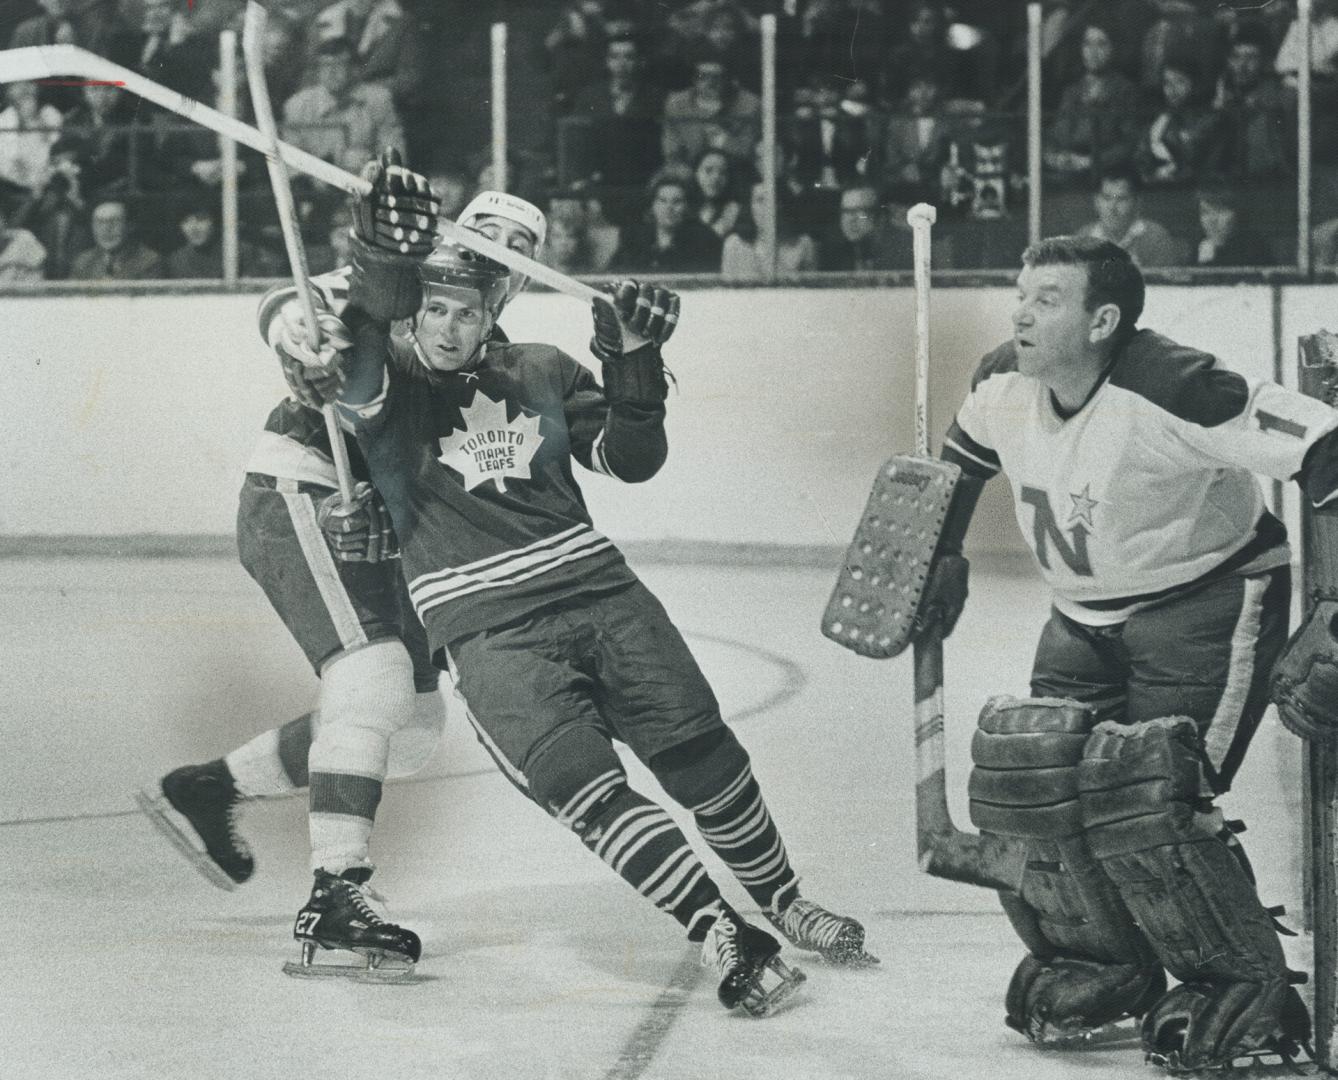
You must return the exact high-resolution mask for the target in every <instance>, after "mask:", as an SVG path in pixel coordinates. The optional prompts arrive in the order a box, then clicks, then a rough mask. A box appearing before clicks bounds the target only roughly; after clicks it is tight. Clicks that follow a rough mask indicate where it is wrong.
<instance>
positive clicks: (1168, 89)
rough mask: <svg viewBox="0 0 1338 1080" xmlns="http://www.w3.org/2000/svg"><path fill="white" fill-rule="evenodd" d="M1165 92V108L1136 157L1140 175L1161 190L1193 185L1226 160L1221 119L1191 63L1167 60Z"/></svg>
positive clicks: (1145, 131)
mask: <svg viewBox="0 0 1338 1080" xmlns="http://www.w3.org/2000/svg"><path fill="white" fill-rule="evenodd" d="M1161 92H1162V102H1163V103H1162V106H1161V108H1160V110H1159V111H1158V112H1157V115H1156V116H1155V117H1153V119H1152V122H1151V123H1150V124H1148V125H1146V126H1145V127H1144V128H1143V134H1142V137H1141V138H1140V139H1139V143H1138V150H1137V152H1136V154H1135V162H1136V164H1137V166H1138V171H1139V175H1140V176H1141V177H1142V179H1143V182H1144V183H1146V184H1148V185H1156V186H1158V187H1172V186H1179V185H1187V184H1192V183H1193V182H1195V181H1196V180H1197V179H1198V178H1199V177H1200V176H1201V175H1203V173H1204V172H1206V171H1208V170H1209V169H1210V168H1211V167H1212V165H1213V164H1214V163H1215V162H1216V161H1217V160H1218V159H1220V157H1221V154H1222V145H1221V139H1222V118H1221V116H1220V115H1219V114H1218V113H1217V112H1215V111H1214V110H1213V109H1211V108H1210V107H1209V106H1208V103H1207V102H1206V101H1205V100H1204V96H1203V94H1202V93H1200V92H1199V89H1198V87H1197V86H1196V82H1195V70H1194V68H1193V66H1192V65H1191V64H1190V63H1189V62H1188V61H1187V60H1182V59H1178V58H1174V57H1173V58H1171V59H1170V60H1167V62H1166V65H1165V67H1164V68H1163V69H1162V75H1161Z"/></svg>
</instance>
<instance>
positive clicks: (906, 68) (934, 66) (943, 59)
mask: <svg viewBox="0 0 1338 1080" xmlns="http://www.w3.org/2000/svg"><path fill="white" fill-rule="evenodd" d="M947 29H948V28H947V20H946V19H945V18H944V11H943V5H942V4H941V3H917V4H912V5H911V7H910V11H909V16H908V18H907V21H906V40H904V41H903V42H901V43H900V44H898V45H896V46H894V47H893V48H892V49H891V51H890V52H889V53H888V54H887V59H886V61H885V63H884V65H883V70H882V74H881V76H880V79H879V82H880V84H881V86H880V93H881V97H882V100H883V101H884V102H885V103H887V105H888V106H890V107H896V105H897V104H899V103H901V102H903V101H904V100H905V98H906V96H907V94H908V93H909V92H910V89H911V84H912V83H913V82H915V81H916V80H917V79H931V80H932V81H933V82H934V83H935V84H936V85H938V86H939V87H941V88H942V89H943V93H944V96H945V97H947V98H949V99H955V98H965V99H967V100H971V101H980V102H982V103H983V102H984V99H985V96H986V92H987V91H986V87H985V85H984V82H985V80H984V78H983V73H982V72H981V71H980V69H979V66H978V63H977V61H978V60H979V54H978V52H977V51H975V50H973V51H972V52H971V53H967V52H963V51H961V50H958V49H953V48H951V47H950V45H949V42H948V34H947Z"/></svg>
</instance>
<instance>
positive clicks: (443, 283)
mask: <svg viewBox="0 0 1338 1080" xmlns="http://www.w3.org/2000/svg"><path fill="white" fill-rule="evenodd" d="M418 277H419V280H421V281H422V283H423V287H424V294H423V299H424V302H426V300H427V299H428V298H429V297H430V296H431V295H432V290H433V288H434V287H435V288H448V289H469V290H471V291H473V292H476V293H478V294H479V296H480V298H481V299H482V301H483V306H484V308H485V309H486V310H487V311H488V312H489V313H490V314H491V315H493V316H496V315H497V313H498V312H499V311H500V310H501V309H502V306H503V305H504V304H505V303H506V298H507V290H508V288H509V286H510V282H511V271H510V270H508V269H507V268H506V267H505V266H503V265H502V264H501V263H499V262H495V261H494V260H492V259H490V258H488V257H487V256H486V255H480V254H479V253H478V252H477V251H474V250H472V249H471V248H467V247H465V246H464V245H463V244H457V243H455V242H454V241H452V240H443V241H442V242H441V243H440V244H438V245H437V246H436V247H435V248H434V249H433V251H432V254H431V255H429V256H428V257H427V258H426V259H424V260H423V262H422V263H421V264H420V265H419V267H418Z"/></svg>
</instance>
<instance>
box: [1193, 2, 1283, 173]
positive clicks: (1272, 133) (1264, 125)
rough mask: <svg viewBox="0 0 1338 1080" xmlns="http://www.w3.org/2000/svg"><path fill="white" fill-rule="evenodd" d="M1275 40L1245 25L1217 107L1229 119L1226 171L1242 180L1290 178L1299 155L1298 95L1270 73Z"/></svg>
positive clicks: (1236, 41) (1258, 25)
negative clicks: (1297, 135) (1296, 129)
mask: <svg viewBox="0 0 1338 1080" xmlns="http://www.w3.org/2000/svg"><path fill="white" fill-rule="evenodd" d="M1271 50H1272V41H1271V39H1270V37H1269V34H1268V28H1267V27H1266V26H1264V25H1263V24H1262V23H1257V22H1246V23H1241V25H1240V27H1239V29H1238V30H1237V32H1236V37H1235V39H1234V40H1233V41H1232V43H1231V51H1230V52H1229V53H1228V54H1227V67H1226V71H1225V72H1224V73H1223V75H1222V78H1221V80H1220V81H1219V83H1218V86H1217V98H1216V100H1215V101H1214V103H1213V104H1214V107H1215V108H1217V109H1218V110H1219V111H1220V112H1221V113H1222V116H1223V131H1224V138H1223V154H1222V158H1221V161H1220V163H1219V164H1220V169H1221V171H1222V172H1223V173H1225V174H1226V175H1229V176H1232V177H1234V178H1236V179H1243V180H1257V179H1267V178H1275V177H1279V176H1285V175H1287V174H1288V173H1290V172H1291V170H1292V167H1293V164H1294V161H1295V155H1296V143H1295V135H1294V132H1295V127H1296V123H1295V120H1294V115H1295V106H1296V95H1295V94H1294V93H1292V92H1291V91H1290V90H1289V89H1288V88H1287V87H1286V86H1284V85H1283V83H1282V80H1281V79H1279V78H1278V77H1277V76H1276V75H1273V74H1271V73H1269V72H1268V69H1267V60H1268V57H1269V56H1270V55H1271Z"/></svg>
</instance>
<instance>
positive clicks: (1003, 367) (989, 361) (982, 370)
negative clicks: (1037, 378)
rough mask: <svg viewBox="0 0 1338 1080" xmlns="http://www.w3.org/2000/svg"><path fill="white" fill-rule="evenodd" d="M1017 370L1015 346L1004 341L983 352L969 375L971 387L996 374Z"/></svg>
mask: <svg viewBox="0 0 1338 1080" xmlns="http://www.w3.org/2000/svg"><path fill="white" fill-rule="evenodd" d="M1015 371H1017V346H1016V345H1014V344H1013V343H1012V342H1011V341H1005V342H1004V343H1003V344H1002V345H1000V346H998V347H997V348H995V349H991V350H990V351H989V352H987V353H986V354H985V357H984V359H982V360H981V361H980V364H979V365H978V366H977V367H976V373H975V375H973V376H972V377H971V389H972V390H975V389H976V388H977V387H978V386H980V384H981V383H983V382H984V381H985V380H986V379H989V378H991V377H993V376H996V375H1008V374H1010V373H1012V372H1015Z"/></svg>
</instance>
